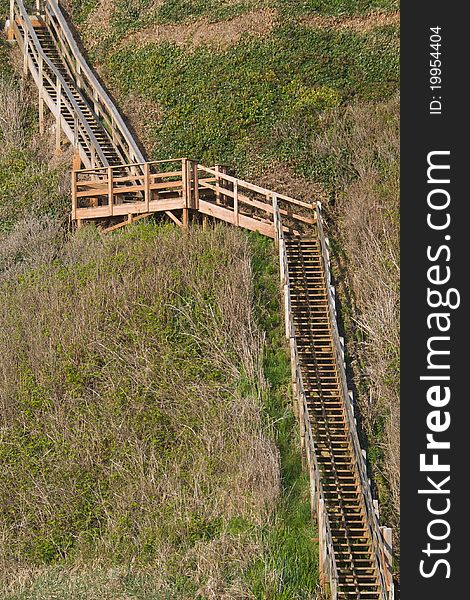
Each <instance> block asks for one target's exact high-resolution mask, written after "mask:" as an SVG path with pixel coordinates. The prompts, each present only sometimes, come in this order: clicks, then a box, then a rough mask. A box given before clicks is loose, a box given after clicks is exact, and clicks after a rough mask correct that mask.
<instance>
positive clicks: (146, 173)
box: [144, 162, 150, 212]
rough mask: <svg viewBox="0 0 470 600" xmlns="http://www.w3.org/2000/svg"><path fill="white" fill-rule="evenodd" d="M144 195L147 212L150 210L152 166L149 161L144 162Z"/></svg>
mask: <svg viewBox="0 0 470 600" xmlns="http://www.w3.org/2000/svg"><path fill="white" fill-rule="evenodd" d="M144 196H145V212H149V210H150V166H149V164H148V162H146V163H144Z"/></svg>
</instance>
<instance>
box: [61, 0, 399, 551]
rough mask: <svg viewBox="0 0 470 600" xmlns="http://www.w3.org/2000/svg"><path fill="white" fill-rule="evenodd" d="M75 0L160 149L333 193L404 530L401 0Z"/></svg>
mask: <svg viewBox="0 0 470 600" xmlns="http://www.w3.org/2000/svg"><path fill="white" fill-rule="evenodd" d="M70 10H71V13H72V14H73V15H74V17H75V20H76V22H77V24H78V28H79V30H80V32H81V34H82V36H83V39H84V40H85V44H86V46H87V48H88V51H89V55H90V57H91V59H92V60H93V62H94V63H95V65H96V67H97V69H98V71H99V73H100V74H101V76H102V77H103V78H104V80H105V82H106V83H107V85H108V86H109V88H110V89H111V90H112V92H113V93H114V94H115V95H116V96H117V98H118V99H119V101H120V104H121V106H122V107H123V109H124V111H125V113H126V114H127V115H128V117H129V120H130V122H131V123H132V124H133V125H134V127H135V129H136V130H137V132H138V134H139V136H140V139H141V140H142V141H143V142H144V144H145V146H146V149H147V152H148V155H149V156H151V157H152V158H166V157H168V156H192V157H196V158H198V159H200V160H201V161H202V162H206V163H209V164H213V163H217V162H219V163H227V164H229V165H231V166H232V167H233V168H234V170H236V172H237V173H238V174H239V175H240V176H245V177H247V178H251V179H257V180H259V181H261V182H262V183H264V184H265V185H267V186H269V187H272V188H274V189H278V190H280V191H284V192H286V193H289V194H290V195H294V196H297V197H299V198H304V199H307V200H309V199H312V198H316V199H321V200H322V201H323V202H324V204H325V207H326V212H327V216H328V220H329V226H330V230H329V233H330V237H331V238H332V241H333V242H334V250H335V256H334V260H335V270H336V276H337V283H338V286H339V298H340V301H341V304H342V315H343V321H344V323H343V327H344V328H345V330H346V339H347V345H348V347H347V350H348V355H349V368H350V375H351V386H353V387H354V388H355V392H356V397H357V400H358V403H359V407H360V413H361V427H362V429H363V443H364V444H365V445H367V447H368V453H369V460H370V468H371V473H372V474H373V479H374V481H375V484H376V485H377V486H378V488H379V494H380V497H381V500H382V510H383V511H384V518H385V519H386V521H387V522H388V523H391V524H392V525H394V527H395V534H397V532H398V516H399V471H398V469H399V442H398V440H399V401H398V392H399V377H398V372H399V351H398V336H399V312H398V311H399V307H398V303H399V300H398V298H399V250H398V243H399V224H398V211H399V201H398V181H399V179H398V178H399V169H398V161H399V154H398V144H399V99H398V85H399V52H398V48H399V29H398V27H399V21H398V13H397V12H396V11H397V3H396V2H394V1H387V0H378V1H374V0H364V1H361V2H350V1H348V0H307V1H304V2H291V1H288V0H264V1H263V0H245V1H233V0H226V1H225V2H223V3H220V2H218V3H213V2H210V1H207V0H203V1H201V2H187V1H185V0H162V1H158V2H153V1H151V0H149V1H145V0H143V1H142V2H140V3H133V4H132V10H131V9H130V8H129V4H128V3H124V2H119V1H115V2H109V1H106V2H104V1H103V2H98V1H97V2H82V1H80V0H73V2H71V5H70ZM396 541H397V540H396Z"/></svg>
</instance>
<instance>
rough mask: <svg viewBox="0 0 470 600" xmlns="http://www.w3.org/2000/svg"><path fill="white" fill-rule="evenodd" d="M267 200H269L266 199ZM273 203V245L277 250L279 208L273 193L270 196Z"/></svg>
mask: <svg viewBox="0 0 470 600" xmlns="http://www.w3.org/2000/svg"><path fill="white" fill-rule="evenodd" d="M267 200H269V198H267ZM272 201H273V224H274V245H275V247H276V248H279V235H278V233H279V206H278V202H277V194H275V193H274V192H273V194H272Z"/></svg>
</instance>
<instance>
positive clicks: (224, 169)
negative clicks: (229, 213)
mask: <svg viewBox="0 0 470 600" xmlns="http://www.w3.org/2000/svg"><path fill="white" fill-rule="evenodd" d="M214 171H215V173H216V175H215V179H216V181H215V185H216V187H217V188H222V187H223V185H222V178H221V177H220V176H219V173H220V174H222V175H224V174H225V173H226V172H227V167H226V166H225V165H215V167H214ZM223 195H224V194H222V192H220V191H219V190H216V192H215V202H216V204H222V200H223V198H222V196H223Z"/></svg>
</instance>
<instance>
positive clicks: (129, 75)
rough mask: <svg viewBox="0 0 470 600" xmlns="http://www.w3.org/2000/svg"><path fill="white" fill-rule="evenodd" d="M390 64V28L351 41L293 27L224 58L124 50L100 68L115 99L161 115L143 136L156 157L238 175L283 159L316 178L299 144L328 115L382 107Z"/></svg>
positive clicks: (168, 48)
mask: <svg viewBox="0 0 470 600" xmlns="http://www.w3.org/2000/svg"><path fill="white" fill-rule="evenodd" d="M397 56H398V55H397V38H396V32H395V31H394V29H393V28H384V29H381V30H379V31H374V33H371V34H368V35H362V36H359V35H358V34H355V33H352V32H342V33H335V32H331V31H316V30H312V29H309V28H303V27H299V26H296V25H292V26H286V27H283V28H281V29H278V30H276V31H275V32H274V33H273V34H272V35H270V36H268V37H267V38H266V39H263V40H261V41H260V40H258V39H247V40H245V41H244V42H243V43H239V44H237V45H235V46H234V47H231V48H229V49H227V50H226V51H225V52H223V53H221V52H214V50H213V49H211V48H207V47H204V46H203V47H200V48H196V49H194V50H193V51H191V52H189V53H188V52H187V51H186V50H185V49H184V48H180V47H177V46H175V45H171V44H162V45H148V46H145V47H143V48H133V47H132V46H131V47H128V46H125V47H124V48H123V49H121V50H119V51H117V52H116V53H109V54H108V56H107V58H106V61H105V68H106V73H107V76H108V80H109V82H110V84H111V85H112V87H113V88H114V89H117V90H119V92H120V93H121V94H130V93H132V94H134V95H136V94H137V95H138V96H139V97H141V98H142V99H144V100H147V101H152V102H155V103H157V104H158V106H159V107H160V109H161V111H162V118H161V120H160V121H159V122H157V123H155V124H154V125H153V128H152V131H151V135H152V138H153V139H154V140H155V144H154V147H153V148H152V155H154V156H155V157H158V158H163V157H166V156H180V155H185V156H195V157H198V158H199V159H201V160H202V161H206V162H208V163H209V164H213V163H214V162H217V161H219V162H229V163H230V164H231V165H234V166H237V167H238V171H239V172H240V171H241V172H245V171H247V170H248V169H249V168H250V163H255V164H256V163H259V162H260V161H265V162H266V161H272V160H286V159H288V160H289V161H291V162H293V163H294V164H296V165H297V168H298V169H299V170H300V171H302V172H303V174H307V175H309V176H312V177H317V178H318V177H319V175H321V173H319V172H318V168H319V165H318V160H315V157H314V161H313V163H312V156H311V154H310V153H309V149H308V148H305V144H304V140H305V138H306V136H308V135H312V134H313V133H315V132H316V131H317V130H318V129H319V128H320V127H321V125H320V124H319V120H320V118H321V115H322V114H323V113H324V112H325V111H327V110H329V109H332V108H335V107H337V106H339V105H344V104H345V103H348V102H352V101H371V100H381V99H384V98H387V97H389V96H390V94H391V93H393V92H394V91H395V90H396V87H397V82H398V61H397ZM175 99H177V101H175ZM286 132H288V133H289V135H286ZM315 163H317V164H315ZM312 171H313V172H312Z"/></svg>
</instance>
